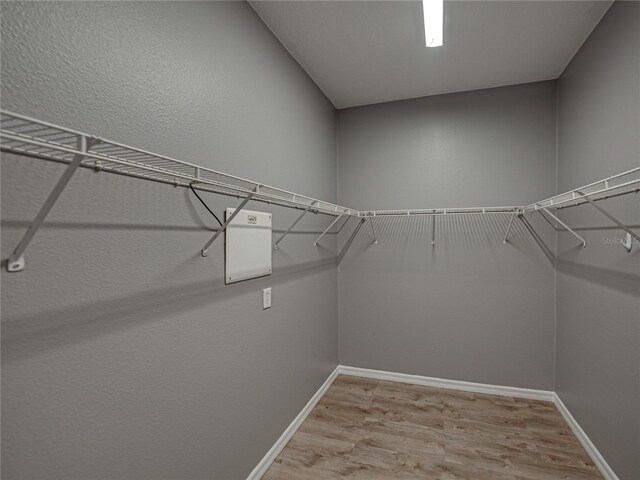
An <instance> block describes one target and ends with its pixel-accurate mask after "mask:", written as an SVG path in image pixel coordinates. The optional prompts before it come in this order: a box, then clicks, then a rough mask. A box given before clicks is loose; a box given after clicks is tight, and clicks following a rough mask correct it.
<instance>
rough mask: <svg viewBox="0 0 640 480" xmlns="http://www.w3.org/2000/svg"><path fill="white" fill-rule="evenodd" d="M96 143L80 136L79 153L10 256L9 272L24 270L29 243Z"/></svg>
mask: <svg viewBox="0 0 640 480" xmlns="http://www.w3.org/2000/svg"><path fill="white" fill-rule="evenodd" d="M96 143H97V139H94V138H87V137H86V136H85V135H78V143H77V148H78V150H79V153H76V154H75V155H74V156H73V159H72V160H71V163H69V165H68V166H67V168H66V169H65V171H64V173H63V174H62V176H61V177H60V179H58V183H56V185H55V187H53V190H51V193H50V194H49V196H48V197H47V199H46V200H45V202H44V205H42V207H41V208H40V211H39V212H38V214H37V215H36V218H35V219H34V220H33V223H32V224H31V225H30V226H29V228H28V229H27V231H26V232H25V234H24V236H23V237H22V240H20V243H18V245H17V246H16V248H15V250H14V251H13V253H12V254H11V255H10V256H9V260H8V261H7V271H8V272H20V271H22V270H24V267H25V261H24V251H25V250H26V249H27V247H28V246H29V243H31V240H32V239H33V237H34V236H35V234H36V233H37V232H38V229H39V228H40V227H41V226H42V223H43V222H44V219H45V218H46V217H47V215H48V214H49V212H50V211H51V208H53V206H54V205H55V203H56V201H57V200H58V198H59V197H60V195H61V194H62V192H63V191H64V189H65V187H66V186H67V184H68V183H69V180H71V177H72V176H73V174H74V173H75V171H76V170H77V169H78V167H79V166H80V164H81V163H82V160H84V158H85V156H84V154H85V153H87V152H88V151H89V150H90V149H91V147H92V146H93V145H95V144H96Z"/></svg>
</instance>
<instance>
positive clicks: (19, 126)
mask: <svg viewBox="0 0 640 480" xmlns="http://www.w3.org/2000/svg"><path fill="white" fill-rule="evenodd" d="M0 124H1V131H0V136H1V139H2V143H1V148H2V150H3V151H7V152H12V153H16V154H20V155H26V156H30V157H35V158H41V159H44V160H51V161H57V162H62V163H71V162H72V160H73V158H74V156H76V155H82V156H83V157H84V159H83V160H82V161H81V163H80V166H82V167H86V168H92V169H94V170H100V171H105V172H111V173H117V174H121V175H126V176H130V177H136V178H140V179H144V180H153V181H156V182H162V183H168V184H171V185H176V186H181V187H189V185H190V184H192V183H193V184H194V187H195V188H197V189H198V190H203V191H208V192H213V193H218V194H223V195H229V196H235V197H240V198H246V197H247V196H249V195H251V200H253V201H260V202H266V203H272V204H275V205H280V206H285V207H292V208H298V209H310V210H311V211H313V212H318V213H323V214H327V215H334V216H338V215H351V216H358V213H359V212H358V211H357V210H353V209H350V208H346V207H342V206H340V205H335V204H333V203H330V202H325V201H322V200H319V199H317V198H312V197H309V196H306V195H301V194H298V193H294V192H289V191H287V190H283V189H281V188H276V187H272V186H269V185H265V184H262V183H259V182H255V181H252V180H247V179H245V178H241V177H237V176H235V175H230V174H228V173H223V172H218V171H216V170H212V169H210V168H206V167H201V166H198V165H195V164H192V163H189V162H184V161H181V160H176V159H174V158H170V157H167V156H164V155H158V154H156V153H151V152H148V151H145V150H141V149H139V148H135V147H130V146H127V145H123V144H121V143H118V142H114V141H111V140H106V139H104V138H100V137H97V136H94V135H90V134H87V133H83V132H79V131H77V130H72V129H69V128H65V127H60V126H58V125H54V124H52V123H49V122H44V121H41V120H36V119H34V118H30V117H27V116H24V115H20V114H17V113H12V112H8V111H6V110H0ZM82 138H84V139H86V140H87V143H88V145H87V149H86V151H83V150H82V149H81V148H80V144H81V142H80V140H81V139H82Z"/></svg>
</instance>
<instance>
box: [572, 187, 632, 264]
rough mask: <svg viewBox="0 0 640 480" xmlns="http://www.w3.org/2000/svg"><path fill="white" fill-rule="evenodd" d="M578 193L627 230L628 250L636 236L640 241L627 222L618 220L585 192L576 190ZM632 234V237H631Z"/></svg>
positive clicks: (626, 246) (628, 250) (629, 250)
mask: <svg viewBox="0 0 640 480" xmlns="http://www.w3.org/2000/svg"><path fill="white" fill-rule="evenodd" d="M575 192H576V193H577V194H578V195H580V196H581V197H582V198H584V199H585V200H586V201H587V202H589V204H590V205H591V206H592V207H593V208H595V209H596V210H598V211H599V212H600V213H601V214H603V215H604V216H605V217H607V218H608V219H609V220H611V221H612V222H613V223H615V224H616V225H618V226H619V227H620V228H621V229H622V230H624V231H625V232H627V240H628V241H627V243H623V245H624V248H626V249H627V252H631V247H633V239H634V238H635V240H636V242H640V237H639V236H638V235H637V234H636V233H635V232H633V231H632V230H631V229H630V228H629V227H627V226H626V225H625V224H623V223H622V222H621V221H620V220H618V219H617V218H616V217H614V216H613V215H611V214H610V213H609V212H607V211H606V210H605V209H604V208H602V207H601V206H599V205H596V202H594V201H593V200H591V199H590V198H589V196H588V195H585V194H584V193H582V192H580V191H578V190H576V191H575ZM629 236H630V237H629Z"/></svg>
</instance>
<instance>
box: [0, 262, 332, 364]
mask: <svg viewBox="0 0 640 480" xmlns="http://www.w3.org/2000/svg"><path fill="white" fill-rule="evenodd" d="M4 263H6V261H5V262H4ZM335 267H336V258H335V257H331V258H326V259H321V260H316V261H312V262H307V263H298V264H295V265H290V266H285V267H280V268H278V269H277V271H274V273H273V274H272V275H270V276H269V277H268V278H269V283H270V285H278V284H282V283H286V282H291V281H295V280H297V279H299V278H301V277H303V276H306V275H310V274H314V273H318V272H321V271H324V270H328V269H333V268H335ZM255 289H256V283H255V281H248V282H241V283H237V284H234V285H232V286H227V285H224V284H222V283H220V284H218V285H212V284H211V282H210V281H198V282H193V283H189V284H183V285H178V286H172V287H168V288H161V289H156V290H147V291H142V292H138V293H136V294H134V295H129V296H123V297H118V298H113V299H109V300H105V301H100V302H95V303H90V304H84V305H74V306H70V307H65V308H61V309H58V310H52V311H47V312H43V313H40V314H37V315H28V316H17V317H14V318H12V319H11V320H3V322H2V361H3V362H11V361H13V360H19V359H21V358H27V357H31V356H32V355H36V354H41V353H42V352H44V351H50V350H52V349H59V348H63V347H65V346H68V345H73V344H76V343H79V342H83V341H85V340H86V339H88V338H92V337H95V336H101V335H104V334H105V333H108V332H111V331H115V330H118V329H123V328H127V327H130V326H132V325H134V324H139V323H142V322H150V321H157V320H158V319H161V318H165V317H168V316H174V317H175V316H177V315H179V314H180V313H184V312H185V311H189V310H195V309H199V308H203V307H207V306H209V305H211V304H214V303H215V302H216V301H217V300H220V298H221V297H222V298H224V299H228V298H233V297H237V296H240V295H243V294H247V293H250V292H253V291H255ZM223 292H224V295H222V293H223ZM216 294H218V295H216Z"/></svg>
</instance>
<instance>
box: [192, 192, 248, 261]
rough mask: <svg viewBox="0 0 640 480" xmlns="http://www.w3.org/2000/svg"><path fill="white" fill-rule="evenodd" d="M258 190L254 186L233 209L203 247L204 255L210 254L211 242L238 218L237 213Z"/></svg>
mask: <svg viewBox="0 0 640 480" xmlns="http://www.w3.org/2000/svg"><path fill="white" fill-rule="evenodd" d="M257 192H258V187H256V188H254V189H253V190H252V191H251V192H249V193H248V194H247V196H246V197H244V200H243V201H242V203H241V204H240V205H239V206H238V207H236V209H235V210H234V211H233V213H232V214H231V215H229V218H227V220H226V221H225V222H224V223H223V224H222V225H221V226H220V228H219V229H218V231H217V232H216V233H215V234H214V235H213V237H211V239H210V240H209V241H208V242H207V243H206V244H205V246H204V247H203V248H202V256H203V257H206V256H207V255H208V250H209V247H210V246H211V244H212V243H213V242H215V241H216V238H218V237H219V236H220V235H221V234H222V232H224V231H225V230H226V229H227V227H228V226H229V224H230V223H231V222H232V221H233V219H234V218H236V215H238V214H239V213H240V211H241V210H242V209H243V208H244V206H245V205H246V204H247V203H249V200H251V199H252V198H253V196H254V195H255V194H256V193H257Z"/></svg>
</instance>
